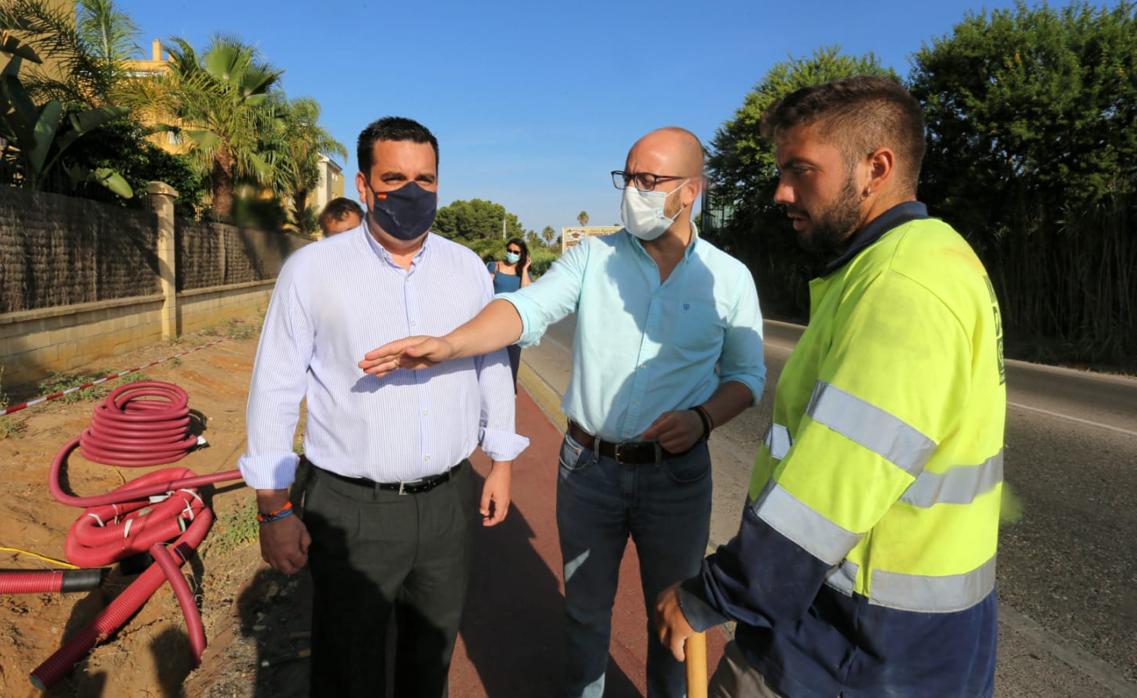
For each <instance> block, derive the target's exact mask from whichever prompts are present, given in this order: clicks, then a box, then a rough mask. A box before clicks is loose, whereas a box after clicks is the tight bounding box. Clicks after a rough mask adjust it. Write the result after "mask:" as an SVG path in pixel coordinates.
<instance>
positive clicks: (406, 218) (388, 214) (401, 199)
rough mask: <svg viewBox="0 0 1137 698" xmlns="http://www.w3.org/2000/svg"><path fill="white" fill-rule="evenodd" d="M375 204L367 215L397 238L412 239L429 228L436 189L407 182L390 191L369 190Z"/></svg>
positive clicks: (436, 203) (432, 219)
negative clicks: (429, 189) (434, 190)
mask: <svg viewBox="0 0 1137 698" xmlns="http://www.w3.org/2000/svg"><path fill="white" fill-rule="evenodd" d="M371 193H372V195H374V197H375V204H374V205H373V206H372V207H371V218H372V220H374V221H375V222H376V223H377V224H378V225H379V227H380V228H382V229H383V230H384V231H386V232H387V233H389V234H390V235H391V236H392V237H395V238H398V239H400V240H414V239H415V238H417V237H419V236H421V235H422V234H423V233H425V232H426V231H428V230H430V224H431V223H433V222H434V214H435V212H436V211H437V209H438V192H433V191H427V190H426V189H423V188H422V187H420V186H419V185H418V184H416V183H415V182H408V183H407V184H404V185H403V186H401V187H399V188H398V189H395V190H392V191H383V192H377V191H375V190H374V189H372V190H371Z"/></svg>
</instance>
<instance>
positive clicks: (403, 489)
mask: <svg viewBox="0 0 1137 698" xmlns="http://www.w3.org/2000/svg"><path fill="white" fill-rule="evenodd" d="M464 463H465V461H462V463H459V464H458V465H456V466H454V467H453V468H451V469H450V470H447V471H446V472H444V473H439V474H438V475H431V476H430V477H423V478H419V479H418V480H406V481H404V482H375V481H374V480H368V479H367V478H365V477H348V476H347V475H340V474H339V473H333V472H332V471H330V470H324V469H323V468H319V471H320V473H321V474H323V475H330V476H331V477H334V478H335V479H337V480H339V481H341V482H346V483H348V484H349V485H357V486H359V487H366V488H368V489H372V490H385V491H388V492H398V493H399V494H422V493H423V492H429V491H431V490H433V489H434V488H435V487H438V486H439V485H441V484H442V483H444V482H446V481H447V480H449V479H450V478H452V477H454V476H455V475H457V474H458V470H459V468H461V467H462V465H463V464H464ZM317 467H318V466H317Z"/></svg>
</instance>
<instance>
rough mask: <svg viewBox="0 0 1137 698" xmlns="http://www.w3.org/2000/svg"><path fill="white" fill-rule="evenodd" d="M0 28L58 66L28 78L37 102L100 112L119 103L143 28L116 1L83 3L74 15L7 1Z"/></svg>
mask: <svg viewBox="0 0 1137 698" xmlns="http://www.w3.org/2000/svg"><path fill="white" fill-rule="evenodd" d="M0 25H3V26H5V27H7V28H9V29H13V30H18V31H20V33H21V35H23V36H24V37H26V41H27V43H28V44H29V45H31V46H33V47H34V48H35V50H36V51H37V52H38V53H39V55H40V57H41V58H43V59H45V60H47V61H49V62H50V63H51V65H52V67H50V68H49V67H47V66H46V65H40V66H38V67H33V68H31V69H29V70H28V71H27V73H26V75H25V76H24V84H25V86H26V88H27V90H28V92H29V94H30V96H31V98H32V99H34V100H36V101H38V102H46V101H50V100H56V101H59V102H60V103H62V104H63V105H65V106H73V105H80V104H82V105H86V106H88V107H94V108H99V107H107V106H115V105H117V104H119V99H118V98H119V96H120V93H121V90H123V89H126V87H127V83H128V82H129V81H128V80H127V79H126V78H127V77H128V76H127V70H126V61H127V60H129V59H130V57H131V55H132V54H133V53H134V52H135V51H137V48H138V47H137V44H136V38H137V36H138V27H137V26H136V25H135V24H134V22H133V21H132V20H131V19H130V17H129V16H127V15H126V14H124V13H122V12H120V11H119V10H118V8H117V7H116V6H115V4H114V2H113V1H112V0H79V2H77V3H76V4H75V9H74V12H72V11H70V10H69V9H68V8H67V7H66V6H63V7H61V6H59V5H57V4H52V3H48V2H46V0H4V1H3V2H0Z"/></svg>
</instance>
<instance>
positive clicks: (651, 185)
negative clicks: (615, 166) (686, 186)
mask: <svg viewBox="0 0 1137 698" xmlns="http://www.w3.org/2000/svg"><path fill="white" fill-rule="evenodd" d="M673 179H689V178H688V177H684V176H683V175H657V174H654V173H652V172H624V171H623V170H612V186H614V187H616V188H617V189H627V188H628V185H629V184H631V185H633V186H634V187H635V188H636V189H639V190H640V191H653V190H654V189H655V187H656V185H658V184H659V183H660V182H670V181H671V180H673Z"/></svg>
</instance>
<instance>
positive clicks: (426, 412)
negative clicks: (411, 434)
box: [422, 410, 430, 417]
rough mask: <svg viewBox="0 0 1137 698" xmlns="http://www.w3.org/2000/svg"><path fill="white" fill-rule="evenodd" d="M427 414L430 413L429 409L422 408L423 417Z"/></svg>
mask: <svg viewBox="0 0 1137 698" xmlns="http://www.w3.org/2000/svg"><path fill="white" fill-rule="evenodd" d="M428 414H430V410H423V411H422V416H424V417H425V416H427V415H428Z"/></svg>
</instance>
